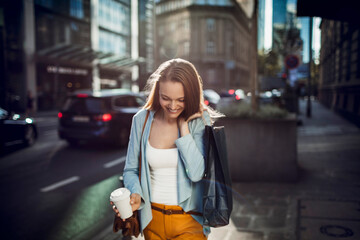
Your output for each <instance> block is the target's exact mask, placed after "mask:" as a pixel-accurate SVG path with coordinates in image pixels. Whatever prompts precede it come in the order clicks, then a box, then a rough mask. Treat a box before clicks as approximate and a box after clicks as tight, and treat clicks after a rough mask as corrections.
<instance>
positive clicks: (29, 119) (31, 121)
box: [25, 118, 33, 123]
mask: <svg viewBox="0 0 360 240" xmlns="http://www.w3.org/2000/svg"><path fill="white" fill-rule="evenodd" d="M25 122H26V123H33V120H32V119H31V118H25Z"/></svg>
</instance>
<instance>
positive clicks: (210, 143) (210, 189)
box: [203, 125, 233, 227]
mask: <svg viewBox="0 0 360 240" xmlns="http://www.w3.org/2000/svg"><path fill="white" fill-rule="evenodd" d="M204 140H205V144H206V154H205V174H204V178H203V182H204V195H203V218H204V225H205V226H210V227H222V226H225V225H228V224H229V220H230V215H231V211H232V208H233V199H232V188H231V178H230V174H229V167H228V161H227V150H226V141H225V129H224V127H215V126H209V125H205V133H204Z"/></svg>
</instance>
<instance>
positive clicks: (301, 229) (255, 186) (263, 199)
mask: <svg viewBox="0 0 360 240" xmlns="http://www.w3.org/2000/svg"><path fill="white" fill-rule="evenodd" d="M305 113H306V102H305V101H304V100H300V114H299V118H300V119H301V120H302V123H303V125H302V126H299V127H298V145H297V147H298V164H299V168H300V177H299V180H298V181H297V182H295V183H272V182H252V183H248V182H236V183H233V188H234V209H233V214H232V217H231V222H230V224H229V225H228V226H226V227H222V228H216V229H214V228H213V229H212V233H211V234H210V236H209V238H208V239H209V240H218V239H221V240H233V239H235V240H243V239H246V240H285V239H290V240H323V239H324V240H327V239H329V240H330V239H334V238H338V239H348V240H353V239H360V191H359V190H360V130H359V129H358V128H357V127H356V126H355V125H352V124H351V123H349V122H347V121H346V120H344V119H343V118H341V117H340V116H338V115H336V114H335V113H334V112H332V111H331V110H329V109H327V108H325V107H323V106H322V105H321V104H320V103H318V102H316V101H312V117H311V118H307V117H306V116H305ZM93 239H96V240H110V239H119V234H115V233H113V232H112V229H111V226H109V227H108V228H106V229H104V230H103V231H102V232H99V233H98V235H97V236H95V237H94V238H93ZM137 239H143V238H141V237H139V238H137Z"/></svg>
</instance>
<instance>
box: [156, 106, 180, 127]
mask: <svg viewBox="0 0 360 240" xmlns="http://www.w3.org/2000/svg"><path fill="white" fill-rule="evenodd" d="M154 118H155V120H159V121H161V122H164V123H167V124H177V118H169V117H166V115H165V114H164V110H162V109H160V110H159V111H158V112H157V113H156V114H155V117H154Z"/></svg>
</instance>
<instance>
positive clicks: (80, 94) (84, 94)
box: [76, 93, 89, 98]
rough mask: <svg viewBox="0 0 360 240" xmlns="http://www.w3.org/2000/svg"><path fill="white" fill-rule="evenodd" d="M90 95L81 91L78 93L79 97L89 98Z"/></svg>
mask: <svg viewBox="0 0 360 240" xmlns="http://www.w3.org/2000/svg"><path fill="white" fill-rule="evenodd" d="M88 96H89V95H87V94H86V93H79V94H77V95H76V97H78V98H87V97H88Z"/></svg>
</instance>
